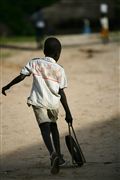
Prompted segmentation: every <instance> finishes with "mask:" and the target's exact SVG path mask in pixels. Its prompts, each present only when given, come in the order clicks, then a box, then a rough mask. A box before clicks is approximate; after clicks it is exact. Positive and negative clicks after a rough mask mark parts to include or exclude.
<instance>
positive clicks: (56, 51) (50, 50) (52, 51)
mask: <svg viewBox="0 0 120 180" xmlns="http://www.w3.org/2000/svg"><path fill="white" fill-rule="evenodd" d="M61 49H62V47H61V43H60V41H59V40H58V39H56V38H54V37H50V38H48V39H46V41H45V43H44V54H45V56H49V57H52V58H54V59H55V61H58V59H59V57H60V53H61Z"/></svg>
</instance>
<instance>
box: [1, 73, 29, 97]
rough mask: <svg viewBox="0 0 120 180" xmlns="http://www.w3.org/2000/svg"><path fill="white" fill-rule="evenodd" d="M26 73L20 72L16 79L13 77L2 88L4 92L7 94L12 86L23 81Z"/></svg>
mask: <svg viewBox="0 0 120 180" xmlns="http://www.w3.org/2000/svg"><path fill="white" fill-rule="evenodd" d="M25 77H26V75H24V74H20V75H19V76H17V77H16V78H15V79H13V80H12V81H11V82H10V83H9V84H7V85H6V86H4V87H3V88H2V94H3V95H5V96H6V92H5V91H6V90H8V89H10V87H11V86H13V85H15V84H17V83H19V82H21V81H23V80H24V79H25Z"/></svg>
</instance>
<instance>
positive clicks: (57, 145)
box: [51, 123, 66, 166]
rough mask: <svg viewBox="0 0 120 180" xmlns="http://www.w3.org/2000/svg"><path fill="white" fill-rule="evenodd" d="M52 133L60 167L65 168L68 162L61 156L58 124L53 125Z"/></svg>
mask: <svg viewBox="0 0 120 180" xmlns="http://www.w3.org/2000/svg"><path fill="white" fill-rule="evenodd" d="M51 133H52V139H53V144H54V147H55V150H56V152H57V154H58V156H59V166H64V165H65V164H66V161H65V160H64V159H63V155H62V154H61V148H60V136H59V131H58V127H57V123H51Z"/></svg>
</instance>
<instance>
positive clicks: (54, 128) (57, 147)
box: [50, 123, 61, 155]
mask: <svg viewBox="0 0 120 180" xmlns="http://www.w3.org/2000/svg"><path fill="white" fill-rule="evenodd" d="M50 128H51V133H52V139H53V144H54V147H55V150H56V152H57V154H58V155H60V154H61V150H60V136H59V131H58V127H57V123H51V126H50Z"/></svg>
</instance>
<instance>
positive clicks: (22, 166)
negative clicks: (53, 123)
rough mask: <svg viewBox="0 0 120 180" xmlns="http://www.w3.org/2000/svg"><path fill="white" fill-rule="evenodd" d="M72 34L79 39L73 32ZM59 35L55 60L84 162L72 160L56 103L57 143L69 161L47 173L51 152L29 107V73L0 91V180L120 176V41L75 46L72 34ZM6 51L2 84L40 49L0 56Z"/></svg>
mask: <svg viewBox="0 0 120 180" xmlns="http://www.w3.org/2000/svg"><path fill="white" fill-rule="evenodd" d="M66 39H67V38H66ZM74 39H75V40H76V41H77V37H74ZM61 41H62V43H63V50H62V54H61V58H60V60H59V64H61V65H62V66H63V67H64V69H65V71H66V74H67V77H68V88H67V89H66V90H65V92H66V94H67V99H68V102H69V106H70V109H71V111H72V114H73V117H74V123H73V126H74V128H75V132H76V135H77V137H78V141H79V143H80V146H81V148H82V150H83V153H84V155H85V158H86V161H87V162H86V164H85V165H84V166H82V167H74V166H73V165H72V163H71V157H70V155H69V152H68V150H67V147H66V145H65V135H66V134H68V127H67V123H66V122H65V120H64V110H63V108H62V106H60V113H59V120H58V126H59V131H60V137H61V149H62V153H63V154H64V156H65V159H66V160H67V161H68V164H67V165H66V167H64V168H61V169H60V173H59V174H58V175H56V176H53V175H51V174H50V160H49V154H48V152H47V150H46V147H45V145H44V144H43V141H42V139H41V134H40V131H39V128H38V126H37V122H36V120H35V117H34V114H33V112H32V108H29V107H28V106H27V105H26V99H27V97H28V96H29V93H30V88H31V83H32V77H28V78H26V79H25V80H24V81H23V82H21V83H19V84H17V85H16V86H13V87H12V88H11V89H10V90H9V91H8V92H7V97H5V96H2V95H0V110H1V111H0V112H1V115H0V122H1V129H0V135H1V139H0V140H1V142H0V145H1V152H0V153H1V162H0V164H1V171H0V177H1V180H8V179H10V180H14V179H17V180H43V179H44V180H48V179H50V180H52V179H56V180H68V179H69V180H74V179H76V180H101V179H102V180H118V179H119V177H120V114H119V113H120V112H119V108H120V106H119V100H120V99H119V90H120V89H119V88H120V87H119V85H120V84H119V83H120V81H119V80H120V79H119V61H120V46H119V44H118V43H115V42H114V43H111V42H110V43H109V44H107V45H103V44H101V43H98V44H97V43H96V44H89V45H87V44H86V45H82V44H79V42H78V41H77V42H78V44H77V45H75V46H74V44H73V45H71V43H72V42H71V40H70V38H69V39H68V41H65V39H64V38H63V37H62V38H61ZM82 41H83V40H82ZM65 42H66V44H64V43H65ZM67 43H68V46H67ZM28 45H29V44H28ZM64 45H65V46H64ZM69 45H70V46H69ZM30 46H31V44H30ZM32 46H34V44H32ZM7 51H8V49H2V50H1V63H0V68H1V82H0V86H1V87H2V86H4V85H6V84H7V83H8V82H10V81H11V80H12V79H13V78H14V77H15V76H17V75H18V74H19V72H20V70H21V68H22V67H23V66H24V65H25V64H26V62H27V61H28V60H29V59H31V58H33V57H42V56H43V52H42V50H39V51H38V50H36V51H32V50H26V51H23V50H19V49H17V50H13V49H11V50H9V51H10V53H11V55H10V56H8V57H2V54H3V53H4V54H5V53H7Z"/></svg>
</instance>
